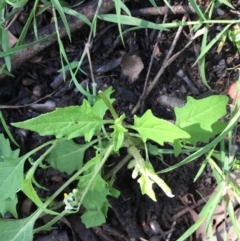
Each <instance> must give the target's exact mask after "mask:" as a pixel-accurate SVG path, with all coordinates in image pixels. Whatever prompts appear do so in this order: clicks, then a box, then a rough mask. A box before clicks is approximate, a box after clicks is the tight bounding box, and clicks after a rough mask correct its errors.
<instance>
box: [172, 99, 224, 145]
mask: <svg viewBox="0 0 240 241" xmlns="http://www.w3.org/2000/svg"><path fill="white" fill-rule="evenodd" d="M227 102H228V98H227V97H226V96H220V95H219V96H210V97H208V98H205V99H202V100H195V99H193V98H192V97H190V96H188V97H187V104H186V105H185V106H184V107H183V108H178V107H176V108H175V109H174V111H175V114H176V125H177V126H178V127H180V128H181V129H182V130H185V131H186V132H187V133H189V135H190V136H191V138H190V139H188V141H189V142H190V143H191V144H193V145H196V143H197V142H198V141H202V142H205V143H206V142H208V141H209V139H210V138H211V137H212V136H214V135H216V134H218V133H220V132H221V131H222V130H223V129H224V128H225V127H226V124H225V123H223V122H218V120H219V119H220V118H222V117H223V116H224V115H225V114H226V105H227Z"/></svg>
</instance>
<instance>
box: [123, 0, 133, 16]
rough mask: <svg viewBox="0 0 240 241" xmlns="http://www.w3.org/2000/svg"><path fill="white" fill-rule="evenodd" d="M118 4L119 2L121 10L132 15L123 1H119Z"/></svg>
mask: <svg viewBox="0 0 240 241" xmlns="http://www.w3.org/2000/svg"><path fill="white" fill-rule="evenodd" d="M120 4H121V8H122V10H123V11H124V12H125V13H126V14H127V15H129V16H132V14H131V12H130V10H129V9H128V7H127V6H126V5H125V3H124V2H122V1H120Z"/></svg>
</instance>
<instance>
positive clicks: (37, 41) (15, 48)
mask: <svg viewBox="0 0 240 241" xmlns="http://www.w3.org/2000/svg"><path fill="white" fill-rule="evenodd" d="M55 35H56V33H52V34H50V35H48V36H46V37H44V38H41V39H39V40H36V41H34V42H32V43H29V44H23V45H21V46H17V47H14V48H11V49H9V50H7V51H5V52H2V53H0V58H1V57H5V56H7V55H9V54H15V53H17V52H19V51H21V50H24V49H27V48H30V47H32V46H34V45H36V44H39V43H42V42H44V41H46V40H48V39H49V38H53V37H55Z"/></svg>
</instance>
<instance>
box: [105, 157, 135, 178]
mask: <svg viewBox="0 0 240 241" xmlns="http://www.w3.org/2000/svg"><path fill="white" fill-rule="evenodd" d="M131 158H132V155H130V154H127V155H126V156H125V157H124V158H123V159H122V160H121V161H120V162H119V163H118V164H117V165H116V166H115V167H114V168H112V169H111V170H110V171H109V172H108V173H107V174H106V175H105V176H104V177H103V179H104V180H107V179H109V178H110V177H112V176H113V175H115V174H116V173H117V172H118V171H119V170H120V169H121V168H122V167H123V166H124V165H125V164H126V163H127V162H128V161H129V160H130V159H131Z"/></svg>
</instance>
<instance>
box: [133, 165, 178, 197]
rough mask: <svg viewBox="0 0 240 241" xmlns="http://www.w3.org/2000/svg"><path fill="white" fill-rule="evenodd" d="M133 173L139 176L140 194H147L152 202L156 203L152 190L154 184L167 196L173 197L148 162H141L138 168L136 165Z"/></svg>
mask: <svg viewBox="0 0 240 241" xmlns="http://www.w3.org/2000/svg"><path fill="white" fill-rule="evenodd" d="M134 172H136V173H138V174H140V175H141V177H140V178H139V179H138V183H139V184H140V188H141V191H142V194H147V195H148V196H149V197H150V198H151V199H152V200H153V201H155V202H156V201H157V200H156V196H155V193H154V191H153V188H152V186H153V184H154V183H156V184H157V185H158V186H159V187H160V188H161V189H162V190H163V191H164V192H165V194H166V195H167V196H169V197H174V195H173V194H172V191H171V189H170V188H169V187H168V185H167V184H166V183H165V182H164V181H163V180H162V179H161V178H160V177H159V176H158V175H157V174H156V173H155V171H154V169H153V167H152V165H151V163H150V162H143V163H142V164H141V165H140V166H139V165H136V167H135V168H134V170H133V173H134ZM133 178H134V177H133Z"/></svg>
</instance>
